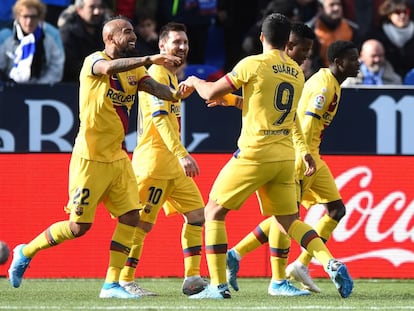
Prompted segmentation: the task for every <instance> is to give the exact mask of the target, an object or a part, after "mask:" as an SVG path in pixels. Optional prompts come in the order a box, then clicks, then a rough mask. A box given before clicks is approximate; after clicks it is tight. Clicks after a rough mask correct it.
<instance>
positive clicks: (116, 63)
mask: <svg viewBox="0 0 414 311" xmlns="http://www.w3.org/2000/svg"><path fill="white" fill-rule="evenodd" d="M151 64H157V65H164V64H169V65H174V64H178V65H179V64H181V59H180V58H179V57H177V56H172V55H166V54H155V55H151V56H143V57H127V58H117V59H111V60H105V59H101V60H99V61H97V62H96V63H95V64H94V66H93V73H94V74H95V75H111V74H114V73H118V72H124V71H128V70H131V69H134V68H138V67H141V66H145V65H151Z"/></svg>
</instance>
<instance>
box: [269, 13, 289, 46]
mask: <svg viewBox="0 0 414 311" xmlns="http://www.w3.org/2000/svg"><path fill="white" fill-rule="evenodd" d="M290 30H291V22H290V20H289V19H288V18H287V17H286V16H285V15H283V14H280V13H272V14H270V15H268V16H266V17H265V19H264V20H263V23H262V32H263V35H264V37H265V38H266V41H267V42H269V44H271V45H272V46H273V47H274V48H277V49H284V48H285V46H286V43H287V42H288V40H289V35H290Z"/></svg>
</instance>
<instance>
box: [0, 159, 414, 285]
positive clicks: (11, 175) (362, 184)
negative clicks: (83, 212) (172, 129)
mask: <svg viewBox="0 0 414 311" xmlns="http://www.w3.org/2000/svg"><path fill="white" fill-rule="evenodd" d="M230 156H231V155H229V154H195V155H194V157H195V158H196V160H197V161H198V163H199V166H200V169H201V176H200V177H197V179H196V181H197V184H198V185H199V187H200V190H201V192H202V194H203V196H204V199H207V197H208V192H209V190H210V186H211V185H212V182H213V181H214V178H215V177H216V175H217V173H218V171H219V170H220V168H221V167H222V166H223V165H224V163H225V162H226V161H227V160H228V159H229V157H230ZM69 159H70V155H69V154H44V153H43V154H0V171H1V172H2V173H1V175H0V186H1V188H0V189H1V190H0V215H1V216H0V240H2V241H5V242H6V243H7V244H8V245H9V247H10V248H11V249H12V248H13V247H14V246H16V245H17V244H20V243H27V242H29V241H30V240H31V239H32V238H33V237H34V236H35V235H37V234H39V233H41V232H42V231H43V230H44V229H46V227H47V226H49V225H50V224H52V223H53V222H56V221H59V220H63V219H67V215H66V214H65V213H64V211H63V206H64V205H65V204H66V200H67V177H68V164H69ZM325 160H326V162H327V163H328V165H329V167H330V168H331V170H332V173H333V174H334V176H335V179H336V182H337V185H338V187H339V189H340V191H341V194H342V197H343V200H344V202H345V205H346V207H347V215H346V216H345V218H343V219H342V221H341V222H340V224H339V226H338V227H337V229H336V230H335V232H334V234H333V236H332V238H331V239H330V241H329V242H328V246H329V248H330V250H331V251H332V253H333V254H334V255H335V257H336V258H338V259H340V260H342V261H344V262H346V263H347V265H348V267H349V269H350V272H351V274H352V276H353V277H356V278H360V277H364V278H365V277H366V278H369V277H384V278H388V277H393V278H413V277H414V249H413V245H414V244H413V242H414V198H413V197H414V189H413V188H414V183H413V177H414V157H410V156H350V155H346V156H338V155H335V156H326V157H325ZM322 214H323V208H322V207H321V206H314V207H312V208H311V209H310V210H309V211H306V210H304V209H302V210H301V215H302V218H303V219H304V220H305V221H306V222H308V223H310V224H314V223H315V222H316V221H317V220H318V219H319V218H320V217H321V215H322ZM262 219H263V217H262V216H261V215H260V212H259V208H258V204H257V201H256V198H255V196H254V195H253V196H252V197H251V198H250V199H249V200H248V201H247V202H246V204H245V206H243V207H242V208H241V210H240V211H239V212H233V213H230V214H229V215H228V217H227V231H228V237H229V247H231V246H233V245H234V244H236V243H237V242H238V241H239V240H240V239H241V238H242V237H244V236H245V235H246V234H247V233H248V232H250V231H251V230H252V229H253V228H255V226H256V225H257V224H258V223H259V222H260V221H261V220H262ZM182 223H183V221H182V218H181V217H180V216H172V217H165V215H164V214H163V212H161V214H160V216H159V218H158V222H157V224H156V225H155V227H154V230H153V231H152V232H151V233H150V234H149V235H148V237H147V239H146V241H145V247H144V252H143V256H142V258H141V261H140V262H139V264H138V272H137V277H166V276H178V277H180V276H182V275H183V256H182V252H181V244H180V234H181V227H182ZM114 226H115V220H113V219H111V218H110V217H109V215H108V213H107V212H106V210H105V208H104V207H103V206H100V207H99V208H98V212H97V215H96V219H95V223H94V224H93V226H92V229H91V230H90V232H88V233H87V234H86V235H85V236H84V237H81V238H79V239H77V240H73V241H68V242H65V243H64V244H62V245H59V246H57V247H54V248H51V249H48V250H44V251H41V252H40V253H39V254H38V255H37V256H36V257H35V258H34V259H33V261H32V263H31V266H30V268H29V269H28V270H27V273H26V276H27V277H32V278H40V277H51V278H54V277H59V278H60V277H104V275H105V272H106V266H107V262H108V253H109V251H108V248H109V241H110V239H111V235H112V232H113V229H114ZM299 252H300V248H299V247H298V246H297V244H296V243H295V242H294V241H292V247H291V254H290V259H291V260H293V259H294V258H295V257H296V256H297V255H298V253H299ZM9 264H10V259H9V261H8V262H7V263H6V264H4V265H0V276H5V275H6V274H7V268H8V266H9ZM311 272H312V275H313V276H314V277H318V276H321V277H325V276H326V274H325V273H324V272H323V269H322V268H321V267H320V265H319V264H318V263H317V262H314V263H312V266H311ZM202 274H203V275H206V276H207V275H208V270H207V266H206V261H205V258H204V257H203V260H202ZM240 276H257V277H259V276H260V277H261V276H270V267H269V251H268V246H267V245H265V246H262V247H261V248H259V249H258V250H256V251H254V252H252V253H251V254H248V255H246V257H245V258H243V260H242V262H241V269H240Z"/></svg>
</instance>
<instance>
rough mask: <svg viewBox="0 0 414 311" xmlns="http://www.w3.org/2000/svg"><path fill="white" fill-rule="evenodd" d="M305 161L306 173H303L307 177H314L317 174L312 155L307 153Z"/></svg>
mask: <svg viewBox="0 0 414 311" xmlns="http://www.w3.org/2000/svg"><path fill="white" fill-rule="evenodd" d="M303 161H304V162H305V172H304V173H303V174H304V175H305V176H312V175H313V174H315V172H316V162H315V160H314V159H313V158H312V156H311V155H310V153H307V154H305V155H304V157H303Z"/></svg>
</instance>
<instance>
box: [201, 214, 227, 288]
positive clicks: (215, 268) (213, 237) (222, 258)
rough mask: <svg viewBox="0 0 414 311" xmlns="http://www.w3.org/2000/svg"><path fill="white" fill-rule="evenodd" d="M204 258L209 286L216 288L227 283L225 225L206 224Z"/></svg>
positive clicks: (219, 223) (215, 222)
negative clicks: (208, 276) (205, 259)
mask: <svg viewBox="0 0 414 311" xmlns="http://www.w3.org/2000/svg"><path fill="white" fill-rule="evenodd" d="M205 230H206V257H207V264H208V271H209V273H210V284H211V285H213V286H217V285H219V284H223V283H227V277H226V253H227V232H226V224H225V222H224V221H221V220H211V221H207V222H206V229H205Z"/></svg>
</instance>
